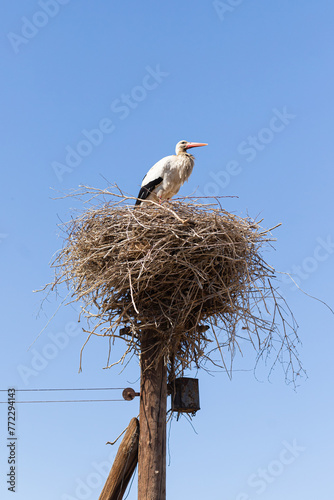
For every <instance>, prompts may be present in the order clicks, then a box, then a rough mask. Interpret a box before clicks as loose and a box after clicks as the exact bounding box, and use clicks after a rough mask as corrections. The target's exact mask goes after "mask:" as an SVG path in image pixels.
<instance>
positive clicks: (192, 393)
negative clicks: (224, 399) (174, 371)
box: [171, 377, 200, 414]
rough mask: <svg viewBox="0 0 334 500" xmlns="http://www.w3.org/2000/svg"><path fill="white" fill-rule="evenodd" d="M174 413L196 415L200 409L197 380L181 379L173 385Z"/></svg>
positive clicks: (176, 380) (177, 379)
mask: <svg viewBox="0 0 334 500" xmlns="http://www.w3.org/2000/svg"><path fill="white" fill-rule="evenodd" d="M171 398H172V411H176V412H178V413H192V414H195V413H196V412H197V411H198V410H199V409H200V406H199V389H198V379H197V378H187V377H180V378H176V379H175V380H174V382H172V383H171Z"/></svg>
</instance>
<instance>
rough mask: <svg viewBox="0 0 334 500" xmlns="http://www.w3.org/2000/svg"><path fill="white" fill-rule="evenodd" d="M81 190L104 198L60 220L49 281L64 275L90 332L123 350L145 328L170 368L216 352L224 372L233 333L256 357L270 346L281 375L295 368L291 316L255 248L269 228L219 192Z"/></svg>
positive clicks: (136, 345) (135, 347) (236, 343)
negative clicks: (167, 197)
mask: <svg viewBox="0 0 334 500" xmlns="http://www.w3.org/2000/svg"><path fill="white" fill-rule="evenodd" d="M88 192H90V194H92V195H93V197H94V200H96V196H97V195H103V196H104V198H103V200H100V202H99V203H97V202H96V201H94V203H95V205H93V206H91V207H90V208H88V209H87V210H86V211H84V212H83V213H80V214H79V216H77V217H76V218H74V219H72V220H71V221H70V222H68V223H66V224H65V225H64V230H65V234H66V237H65V242H64V246H63V249H62V250H61V251H60V253H59V254H58V256H57V258H56V260H55V262H54V263H53V267H54V268H55V271H56V276H55V281H54V283H53V286H56V285H59V284H60V283H62V282H65V283H66V284H67V285H68V287H69V288H70V290H71V293H72V299H73V300H74V301H80V302H81V304H82V311H83V314H84V315H86V317H87V318H88V319H89V320H90V321H89V325H90V327H89V328H88V329H87V332H88V335H89V337H90V336H91V335H92V334H96V335H102V336H109V337H110V338H111V339H115V338H122V339H123V340H124V341H125V342H126V345H127V347H126V353H125V354H128V353H130V352H133V353H139V352H140V343H141V338H142V336H143V335H147V334H150V335H151V338H152V339H153V341H154V343H156V344H158V346H159V348H158V353H159V354H158V357H164V359H165V360H166V363H168V366H169V373H170V377H172V376H175V374H178V375H181V374H183V372H184V370H185V369H186V368H189V367H191V366H193V365H195V366H197V367H199V366H203V365H204V364H205V363H206V362H208V361H211V362H212V363H214V364H216V363H217V360H216V358H215V356H216V355H215V354H214V352H216V353H217V351H218V353H219V355H220V359H221V365H222V366H224V367H225V368H226V370H227V371H229V370H230V366H231V364H230V363H227V362H226V356H227V355H229V357H230V359H233V357H234V354H235V352H236V350H238V349H239V350H242V349H241V347H240V344H242V342H241V340H240V339H241V338H244V339H247V340H248V341H249V342H250V343H251V344H252V345H253V347H254V348H255V350H256V352H257V356H258V358H260V357H262V356H263V355H264V354H265V353H266V354H268V353H270V351H272V350H273V349H274V350H275V354H274V358H273V359H274V363H275V362H277V361H278V360H280V361H282V362H283V365H284V369H285V372H286V375H288V374H290V375H291V374H292V375H293V376H294V375H295V374H296V373H298V372H299V371H300V364H299V360H298V355H297V352H296V344H297V342H298V337H297V332H296V329H297V328H296V325H295V323H294V322H293V317H292V315H291V313H290V311H289V310H288V312H287V313H286V307H282V306H281V305H280V300H281V297H280V295H279V294H278V292H277V291H276V290H275V288H274V286H273V284H272V283H273V280H274V279H275V276H274V270H273V269H272V268H271V267H270V266H269V265H267V264H266V262H265V261H264V260H263V258H262V256H261V254H260V250H261V249H262V247H263V245H267V244H268V243H269V242H270V241H272V238H271V236H270V233H269V231H267V230H263V229H261V227H260V226H259V224H258V223H257V222H255V221H254V220H251V219H249V218H241V217H238V216H236V215H233V214H231V213H228V212H226V211H225V210H224V209H223V208H221V206H220V204H219V202H218V201H216V202H215V203H211V204H202V203H198V202H192V201H190V200H185V201H175V202H173V203H163V204H162V205H157V204H155V203H154V202H151V203H148V204H145V206H140V207H139V208H136V209H134V208H133V205H129V198H127V197H125V196H124V197H123V196H122V195H120V194H118V195H117V194H114V193H111V192H109V191H99V190H92V189H90V188H88ZM106 197H107V198H106ZM89 337H88V338H89ZM109 355H110V351H109ZM124 358H125V356H124V357H123V358H122V361H124ZM296 362H297V365H298V366H297V368H296ZM274 363H273V364H274ZM108 364H109V358H108ZM112 364H114V363H112ZM112 364H110V365H109V366H112ZM227 365H228V366H227Z"/></svg>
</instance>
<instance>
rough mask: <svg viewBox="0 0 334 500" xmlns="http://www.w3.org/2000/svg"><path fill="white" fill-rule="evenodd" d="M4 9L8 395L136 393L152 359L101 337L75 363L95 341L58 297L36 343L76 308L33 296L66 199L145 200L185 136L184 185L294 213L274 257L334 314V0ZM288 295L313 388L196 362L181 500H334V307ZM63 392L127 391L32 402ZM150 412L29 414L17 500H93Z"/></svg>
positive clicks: (2, 447)
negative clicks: (190, 155)
mask: <svg viewBox="0 0 334 500" xmlns="http://www.w3.org/2000/svg"><path fill="white" fill-rule="evenodd" d="M0 13H1V15H0V31H1V45H0V52H1V80H0V106H1V122H0V127H1V128H0V134H1V144H2V145H1V152H0V155H1V156H0V161H1V166H2V167H1V171H2V175H1V178H2V181H1V188H0V189H1V216H0V252H1V260H0V266H1V282H2V300H1V306H2V314H1V327H2V328H1V330H2V335H1V350H0V379H1V389H4V390H5V391H6V390H7V388H8V387H12V386H14V387H16V388H17V389H22V388H24V389H37V388H94V387H113V388H117V387H119V388H124V387H127V386H132V387H134V388H135V389H136V390H138V388H139V380H138V377H139V369H138V363H137V361H136V360H134V361H133V362H131V363H130V365H129V366H128V367H127V368H126V370H125V371H123V372H122V373H120V372H121V370H120V369H119V368H118V367H116V368H113V369H111V370H103V367H104V366H106V362H107V352H108V343H107V341H104V339H101V338H95V339H92V340H91V341H90V342H89V344H88V345H87V347H86V349H85V351H84V358H83V372H82V373H81V374H78V366H79V353H80V349H81V346H82V344H83V342H84V340H85V336H84V334H83V333H82V332H81V325H80V324H78V323H77V310H76V309H75V308H73V307H70V306H68V307H62V308H60V310H59V311H58V312H57V314H56V315H55V317H54V318H53V319H52V321H51V322H50V324H49V325H48V326H47V328H46V329H45V331H44V332H43V333H42V335H41V336H40V337H39V338H38V340H37V341H36V342H35V344H34V345H33V346H32V348H31V349H30V350H28V348H29V346H30V345H31V343H32V342H33V341H34V339H35V338H36V337H37V335H38V333H39V332H40V331H41V329H42V328H43V327H44V326H45V325H46V323H47V322H48V321H49V320H50V318H51V317H52V315H53V313H54V312H55V311H56V309H57V307H58V305H59V304H60V301H58V302H57V300H56V298H55V297H50V299H49V302H47V303H46V304H45V305H44V308H43V310H42V311H40V306H41V300H42V298H43V295H42V294H36V293H35V294H34V293H33V290H36V289H38V288H40V287H42V286H43V285H44V284H46V283H47V282H49V281H50V280H51V279H52V271H51V270H50V268H49V263H50V261H51V260H52V256H53V255H54V253H55V252H56V251H57V250H58V249H59V248H60V247H61V245H62V240H61V239H60V238H59V237H58V234H59V228H58V227H57V224H59V222H60V221H62V220H67V219H68V218H69V216H70V209H71V207H72V206H73V201H71V200H69V199H62V200H54V199H53V198H54V197H55V196H57V195H58V193H57V192H59V191H60V192H61V193H66V192H68V191H69V190H71V189H75V188H77V187H78V186H79V185H80V184H86V185H91V186H95V187H100V188H104V187H106V186H107V181H109V182H110V183H114V182H116V183H117V184H118V185H119V186H120V187H121V188H122V189H123V190H124V191H126V192H128V193H130V194H132V195H134V196H135V195H136V194H137V192H138V189H139V185H140V183H141V179H142V177H143V176H144V174H145V173H146V171H147V170H148V168H149V167H151V166H152V165H153V164H154V163H155V162H156V161H158V160H159V159H160V158H162V157H163V156H167V155H169V154H173V153H174V148H175V144H176V143H177V142H178V141H179V140H181V139H186V140H188V141H199V142H207V143H208V144H209V146H208V147H206V148H200V149H198V150H196V151H195V156H196V164H195V168H194V171H193V174H192V176H191V178H190V180H189V182H188V183H187V184H185V185H184V186H183V187H182V189H181V191H180V194H182V195H190V194H191V193H193V192H194V191H195V190H196V189H197V192H198V193H201V194H202V195H212V194H213V195H219V196H227V195H230V196H237V197H238V198H226V199H223V204H224V207H225V208H226V209H227V210H229V211H231V212H234V213H236V214H238V215H240V216H246V215H247V214H249V215H250V216H251V217H254V218H255V217H260V218H263V219H264V220H263V222H262V225H263V226H264V227H272V226H274V225H276V224H278V223H280V222H281V223H282V226H281V227H279V228H278V229H276V230H275V232H274V235H275V237H276V238H277V242H276V243H275V244H274V249H270V250H268V251H266V253H265V254H264V257H265V259H266V260H267V261H268V262H269V263H270V264H271V265H273V266H274V267H275V268H276V269H278V270H280V271H283V272H291V273H292V274H293V275H294V277H295V279H296V280H297V281H298V283H299V285H300V286H301V287H302V288H303V289H304V290H305V291H306V292H307V293H309V294H311V295H313V296H316V297H318V298H320V299H322V300H324V301H326V302H327V303H328V304H329V305H331V306H332V307H333V305H334V300H333V280H334V269H333V262H334V255H333V254H334V245H333V241H334V229H333V215H332V214H333V177H334V176H333V163H334V151H333V116H334V100H333V88H334V70H333V50H334V31H333V25H334V6H333V2H331V1H329V0H328V1H322V0H320V1H319V2H314V1H310V0H304V1H303V2H300V1H296V2H291V0H280V1H279V2H277V1H276V2H274V1H264V0H262V1H260V0H257V1H256V0H253V1H246V0H245V1H242V0H241V1H236V0H234V1H232V0H226V2H212V1H210V2H191V1H190V0H188V1H183V2H179V1H178V2H177V1H175V0H172V1H169V2H153V1H143V2H133V1H132V2H130V1H123V2H105V1H101V0H95V1H94V2H92V1H88V0H81V1H80V2H78V1H75V0H62V1H60V0H58V2H56V1H55V0H54V1H53V0H52V1H51V0H49V1H46V0H45V1H44V2H43V0H41V1H39V2H38V1H31V0H25V1H23V0H17V1H15V2H3V3H2V5H1V7H0ZM129 96H130V97H129ZM97 128H100V129H101V130H102V132H100V133H98V134H97V133H96V132H95V135H94V132H93V133H92V130H93V129H97ZM87 136H89V137H90V141H91V142H90V143H87ZM82 141H86V142H82ZM94 141H95V144H92V142H94ZM87 144H88V145H87ZM73 151H76V153H73ZM231 162H234V163H233V166H234V167H233V169H231ZM106 179H107V181H106ZM55 191H56V193H55ZM280 286H281V292H282V294H283V295H284V297H285V298H286V300H287V301H288V303H289V305H290V307H291V309H292V310H293V312H294V315H295V317H296V320H297V322H298V324H299V336H300V338H301V340H302V343H303V345H302V346H301V347H300V349H299V352H300V356H301V359H302V361H303V364H304V367H305V369H306V371H307V374H308V379H307V380H305V381H302V382H301V384H300V386H299V387H298V389H297V390H296V391H294V390H293V387H292V386H291V385H290V386H289V385H286V384H285V381H284V373H283V371H282V369H281V368H280V367H279V366H278V367H277V369H276V370H275V372H274V373H273V376H272V378H271V380H270V381H268V380H267V375H268V371H269V368H270V366H268V367H267V370H265V369H263V368H261V371H260V373H259V374H258V380H257V379H256V377H254V375H253V372H252V368H253V366H254V354H253V353H252V352H251V351H248V350H247V356H245V357H244V359H239V358H237V359H236V360H235V361H236V364H235V368H236V369H237V368H238V367H243V368H244V369H247V370H249V371H235V372H234V374H233V378H232V381H230V380H229V379H228V377H227V376H226V374H224V373H223V372H219V373H214V374H211V375H210V374H208V373H206V372H205V371H202V372H199V373H197V374H196V372H189V375H190V376H198V378H199V384H200V400H201V410H200V411H199V412H198V413H197V416H196V417H195V418H194V419H193V421H192V425H191V424H190V423H189V421H188V420H187V419H186V418H181V419H180V420H179V421H178V422H176V421H175V420H174V421H173V422H172V424H171V426H170V425H169V426H168V432H169V441H168V446H169V456H170V460H169V458H168V462H170V465H169V466H168V467H167V497H168V498H193V499H203V498H210V499H217V500H218V499H219V500H257V499H258V498H265V499H268V500H281V499H282V498H284V499H285V500H296V499H297V498H303V500H314V499H315V498H322V499H323V500H327V499H328V500H329V499H332V498H333V484H332V476H333V466H334V463H333V462H334V459H333V432H332V427H333V375H334V370H333V354H332V353H333V349H334V337H333V325H334V317H333V315H332V313H331V312H330V311H329V310H328V308H326V307H325V306H324V305H323V304H321V303H320V302H317V301H315V300H312V299H311V298H309V297H308V296H306V295H304V294H303V293H301V292H300V291H298V290H296V288H295V287H294V286H293V285H292V284H291V283H289V282H288V281H287V280H286V279H282V282H281V283H280ZM57 342H58V344H57ZM122 350H123V345H121V344H117V345H116V346H115V349H114V351H113V353H112V359H113V360H114V361H116V360H117V359H118V357H120V356H121V354H122ZM212 375H214V376H212ZM1 394H2V398H3V399H2V401H4V400H5V398H6V392H2V393H1ZM29 397H30V396H29V395H27V394H25V393H21V394H20V393H19V394H18V396H17V399H21V400H22V399H28V398H29ZM47 397H49V398H50V399H64V398H66V397H68V398H69V399H73V398H74V397H79V398H82V399H91V398H93V397H96V398H98V399H108V398H109V399H110V398H114V399H120V398H121V391H120V390H113V391H109V392H99V393H93V392H90V393H88V392H83V393H79V394H75V393H70V394H64V393H62V394H59V393H55V394H52V393H51V394H45V393H40V394H33V395H31V399H46V398H47ZM138 412H139V400H138V398H137V399H136V400H134V401H133V402H117V401H115V402H106V403H73V404H60V403H58V404H51V403H50V404H40V405H38V404H25V405H17V422H16V425H17V437H18V441H17V461H18V462H17V484H16V486H17V488H16V489H17V492H16V496H15V498H16V500H26V499H30V498H31V499H32V498H33V499H34V500H42V499H44V498H48V499H49V500H73V499H77V500H83V499H85V500H86V499H87V500H90V499H97V498H98V496H99V493H100V491H101V489H102V486H103V484H104V481H105V475H106V469H107V468H108V466H109V465H110V464H111V462H112V460H113V458H114V456H115V453H116V451H117V448H114V447H111V446H106V445H105V442H106V441H108V440H114V439H115V438H116V437H117V436H118V435H119V433H120V432H121V431H122V430H123V429H124V428H125V427H126V426H127V424H128V422H129V421H130V419H131V418H132V417H134V416H136V415H137V414H138ZM0 435H1V440H0V495H1V498H3V499H7V498H8V499H9V498H13V496H12V493H11V492H8V491H7V486H8V485H7V484H6V474H7V473H8V471H9V465H8V463H7V458H8V448H7V447H6V444H7V409H6V405H4V404H2V405H1V406H0ZM136 483H137V477H136V478H135V480H134V483H133V486H132V489H131V492H130V494H129V496H128V499H129V500H133V499H135V498H136V494H137V485H136Z"/></svg>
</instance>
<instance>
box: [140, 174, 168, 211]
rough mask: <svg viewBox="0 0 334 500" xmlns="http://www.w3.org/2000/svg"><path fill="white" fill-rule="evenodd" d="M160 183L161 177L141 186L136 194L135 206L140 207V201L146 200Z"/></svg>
mask: <svg viewBox="0 0 334 500" xmlns="http://www.w3.org/2000/svg"><path fill="white" fill-rule="evenodd" d="M162 181H163V178H162V177H157V178H156V179H154V180H153V181H151V182H148V183H147V184H145V186H142V187H141V188H140V191H139V194H138V200H137V201H136V205H140V204H141V202H142V200H146V198H148V196H149V195H150V194H151V193H152V191H153V189H154V188H155V187H156V186H159V184H161V183H162Z"/></svg>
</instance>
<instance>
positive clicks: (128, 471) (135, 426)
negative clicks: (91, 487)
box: [99, 418, 139, 500]
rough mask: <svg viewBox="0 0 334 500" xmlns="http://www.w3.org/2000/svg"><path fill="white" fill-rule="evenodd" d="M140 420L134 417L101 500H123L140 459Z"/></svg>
mask: <svg viewBox="0 0 334 500" xmlns="http://www.w3.org/2000/svg"><path fill="white" fill-rule="evenodd" d="M138 436H139V422H138V420H137V419H136V418H133V419H132V420H131V421H130V423H129V426H128V428H127V431H126V433H125V436H124V438H123V440H122V442H121V444H120V445H119V448H118V452H117V455H116V458H115V460H114V463H113V465H112V468H111V470H110V473H109V476H108V478H107V481H106V483H105V485H104V488H103V490H102V493H101V495H100V496H99V500H121V499H122V498H123V495H124V493H125V490H126V488H127V486H128V483H129V481H130V479H131V476H132V474H133V472H134V470H135V468H136V465H137V461H138Z"/></svg>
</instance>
